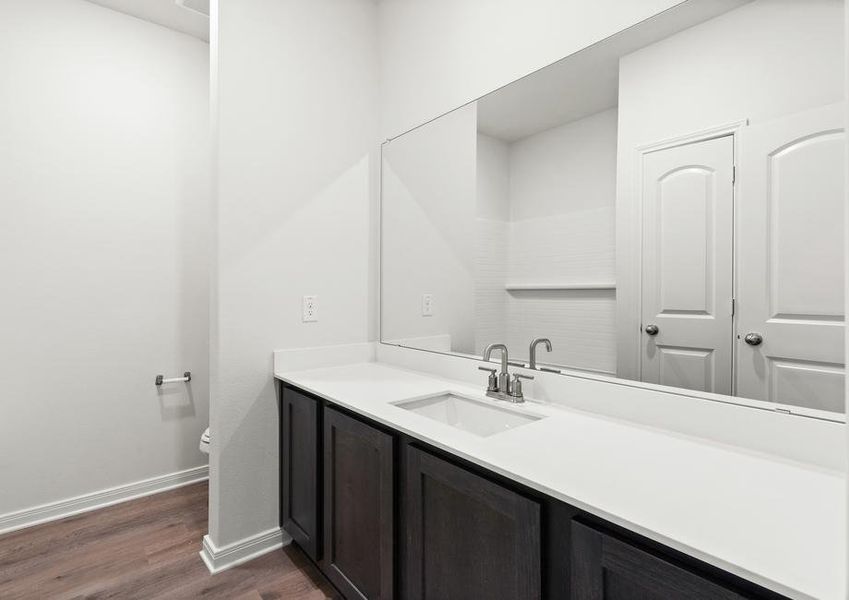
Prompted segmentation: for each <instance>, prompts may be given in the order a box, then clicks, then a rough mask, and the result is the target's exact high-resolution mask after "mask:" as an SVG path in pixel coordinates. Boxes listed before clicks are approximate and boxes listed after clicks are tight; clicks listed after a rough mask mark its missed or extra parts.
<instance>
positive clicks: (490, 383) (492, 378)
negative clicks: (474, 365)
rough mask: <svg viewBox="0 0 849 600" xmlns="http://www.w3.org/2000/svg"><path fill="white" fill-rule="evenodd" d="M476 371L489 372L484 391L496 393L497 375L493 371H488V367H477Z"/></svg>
mask: <svg viewBox="0 0 849 600" xmlns="http://www.w3.org/2000/svg"><path fill="white" fill-rule="evenodd" d="M478 371H489V378H488V380H487V385H486V391H487V392H497V391H498V375H496V374H495V373H496V370H495V369H490V368H489V367H478Z"/></svg>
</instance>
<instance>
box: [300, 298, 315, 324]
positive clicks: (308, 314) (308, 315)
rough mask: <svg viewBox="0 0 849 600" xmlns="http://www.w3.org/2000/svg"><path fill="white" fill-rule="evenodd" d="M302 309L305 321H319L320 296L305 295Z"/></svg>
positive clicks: (302, 317) (302, 316) (302, 318)
mask: <svg viewBox="0 0 849 600" xmlns="http://www.w3.org/2000/svg"><path fill="white" fill-rule="evenodd" d="M301 309H302V315H301V320H302V321H303V322H304V323H315V322H316V321H318V296H304V299H303V302H302V304H301Z"/></svg>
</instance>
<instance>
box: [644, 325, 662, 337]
mask: <svg viewBox="0 0 849 600" xmlns="http://www.w3.org/2000/svg"><path fill="white" fill-rule="evenodd" d="M658 332H660V327H658V326H657V325H646V333H647V334H649V335H657V334H658Z"/></svg>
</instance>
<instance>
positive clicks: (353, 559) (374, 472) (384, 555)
mask: <svg viewBox="0 0 849 600" xmlns="http://www.w3.org/2000/svg"><path fill="white" fill-rule="evenodd" d="M393 444H394V439H393V437H392V435H390V434H387V433H384V432H383V431H380V430H378V429H376V428H374V427H371V426H369V425H367V424H365V423H363V422H362V421H360V420H358V419H354V418H351V417H349V416H347V415H345V414H343V413H341V412H339V411H336V410H334V409H332V408H327V409H326V410H325V411H324V521H323V522H324V557H323V558H322V560H321V567H322V570H323V571H324V573H325V575H326V576H327V577H328V578H329V579H330V581H331V582H332V583H333V584H334V585H335V586H336V587H337V588H338V589H339V590H340V591H341V592H342V593H343V594H344V595H345V597H346V598H348V599H349V600H353V599H355V598H363V599H365V598H368V599H371V600H389V599H391V598H392V597H393V593H394V585H395V584H394V569H395V561H394V552H393V550H394V535H395V530H394V521H395V519H394V506H395V503H394V489H393V488H394V464H393Z"/></svg>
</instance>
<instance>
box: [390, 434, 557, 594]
mask: <svg viewBox="0 0 849 600" xmlns="http://www.w3.org/2000/svg"><path fill="white" fill-rule="evenodd" d="M405 454H406V461H405V469H406V471H405V481H404V500H403V507H404V508H403V513H404V527H405V530H404V534H405V560H404V567H405V573H404V588H405V593H404V598H406V599H408V600H424V599H439V600H468V599H470V598H486V599H487V600H502V599H503V600H516V599H517V598H521V599H522V600H536V599H539V598H540V597H541V596H542V585H541V563H540V554H541V550H542V546H541V534H540V506H539V504H537V503H536V502H534V501H533V500H530V499H528V498H526V497H524V496H522V495H520V494H517V493H515V492H513V491H511V490H508V489H507V488H504V487H502V486H500V485H497V484H495V483H492V482H491V481H489V480H487V479H484V478H482V477H480V476H478V475H475V474H473V473H470V472H469V471H467V470H465V469H463V468H461V467H458V466H456V465H453V464H451V463H449V462H446V461H444V460H442V459H439V458H436V457H435V456H433V455H431V454H429V453H427V452H424V451H422V450H419V449H417V448H415V447H412V446H407V447H406V451H405Z"/></svg>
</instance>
